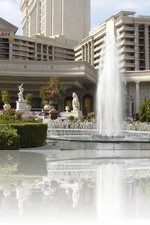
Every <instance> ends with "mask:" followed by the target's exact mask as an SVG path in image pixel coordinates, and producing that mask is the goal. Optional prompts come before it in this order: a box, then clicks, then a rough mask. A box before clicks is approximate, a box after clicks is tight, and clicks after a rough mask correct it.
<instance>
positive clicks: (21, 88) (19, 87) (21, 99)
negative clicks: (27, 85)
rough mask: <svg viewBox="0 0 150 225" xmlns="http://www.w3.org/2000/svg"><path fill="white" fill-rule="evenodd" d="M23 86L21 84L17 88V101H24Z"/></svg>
mask: <svg viewBox="0 0 150 225" xmlns="http://www.w3.org/2000/svg"><path fill="white" fill-rule="evenodd" d="M22 86H23V83H22V84H21V85H20V86H18V89H19V93H18V97H19V99H18V101H24V98H23V92H24V88H23V87H22Z"/></svg>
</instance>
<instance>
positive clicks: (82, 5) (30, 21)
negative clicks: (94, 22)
mask: <svg viewBox="0 0 150 225" xmlns="http://www.w3.org/2000/svg"><path fill="white" fill-rule="evenodd" d="M20 9H21V11H22V17H23V19H22V28H23V36H27V37H32V36H33V35H35V34H36V35H37V34H38V35H43V36H46V37H49V36H55V35H58V36H60V35H63V36H65V37H66V38H67V39H70V40H76V41H79V40H82V39H83V38H85V37H87V36H88V33H89V30H90V0H69V1H68V0H21V2H20Z"/></svg>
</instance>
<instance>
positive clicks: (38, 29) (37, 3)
mask: <svg viewBox="0 0 150 225" xmlns="http://www.w3.org/2000/svg"><path fill="white" fill-rule="evenodd" d="M40 7H41V6H40V0H38V1H37V2H36V34H38V33H40Z"/></svg>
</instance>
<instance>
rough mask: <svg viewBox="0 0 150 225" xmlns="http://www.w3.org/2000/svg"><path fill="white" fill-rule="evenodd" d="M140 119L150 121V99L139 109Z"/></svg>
mask: <svg viewBox="0 0 150 225" xmlns="http://www.w3.org/2000/svg"><path fill="white" fill-rule="evenodd" d="M139 120H140V121H141V122H150V100H148V101H146V102H144V103H143V104H142V105H141V106H140V109H139Z"/></svg>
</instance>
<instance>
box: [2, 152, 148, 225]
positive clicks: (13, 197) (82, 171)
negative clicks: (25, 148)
mask: <svg viewBox="0 0 150 225" xmlns="http://www.w3.org/2000/svg"><path fill="white" fill-rule="evenodd" d="M41 153H42V152H41ZM49 154H50V151H47V152H45V155H43V154H39V153H32V152H19V151H1V152H0V162H1V163H0V221H1V222H3V223H4V222H5V224H7V223H8V224H10V223H11V224H12V223H15V224H17V223H18V224H27V223H28V224H31V222H32V223H34V224H35V223H36V224H41V223H42V224H48V223H50V224H54V225H55V224H56V225H58V224H66V225H74V224H79V225H80V224H82V225H84V224H86V225H91V224H112V220H113V221H114V222H115V223H114V224H130V223H131V224H134V222H135V223H136V224H138V223H139V224H141V220H142V225H143V224H148V222H149V221H150V215H149V210H150V161H149V160H148V159H142V158H139V159H109V158H107V159H106V158H105V159H104V158H101V159H80V160H79V159H78V160H77V159H74V160H55V161H54V160H50V159H49V158H48V155H49ZM143 220H144V223H143Z"/></svg>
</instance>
